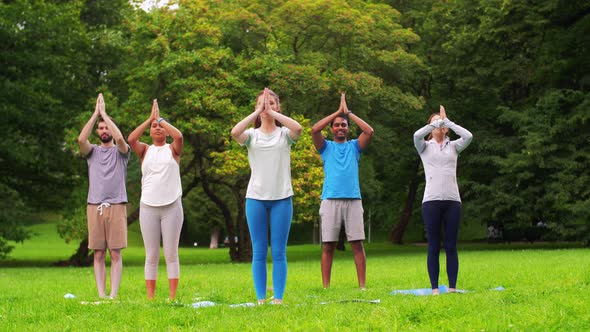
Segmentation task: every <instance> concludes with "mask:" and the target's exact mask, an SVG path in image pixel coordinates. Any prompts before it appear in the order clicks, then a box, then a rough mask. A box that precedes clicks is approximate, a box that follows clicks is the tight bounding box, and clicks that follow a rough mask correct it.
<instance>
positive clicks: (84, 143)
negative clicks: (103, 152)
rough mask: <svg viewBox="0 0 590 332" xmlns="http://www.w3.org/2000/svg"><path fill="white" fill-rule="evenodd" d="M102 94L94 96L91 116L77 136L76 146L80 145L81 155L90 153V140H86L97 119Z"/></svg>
mask: <svg viewBox="0 0 590 332" xmlns="http://www.w3.org/2000/svg"><path fill="white" fill-rule="evenodd" d="M101 97H102V94H99V95H98V98H96V106H95V108H94V113H92V116H90V119H89V120H88V122H86V124H85V125H84V127H82V131H81V132H80V135H79V136H78V146H80V152H81V153H82V154H83V155H87V154H89V153H90V151H91V150H92V144H90V142H89V141H88V137H90V134H91V133H92V129H93V128H94V125H95V124H96V120H97V119H98V115H99V114H100V110H99V105H98V104H99V100H100V99H101Z"/></svg>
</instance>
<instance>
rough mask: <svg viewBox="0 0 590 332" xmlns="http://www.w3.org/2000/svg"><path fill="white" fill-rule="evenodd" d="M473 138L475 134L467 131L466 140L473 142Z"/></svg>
mask: <svg viewBox="0 0 590 332" xmlns="http://www.w3.org/2000/svg"><path fill="white" fill-rule="evenodd" d="M472 139H473V134H472V133H471V132H470V131H467V133H465V140H466V141H468V142H471V140H472Z"/></svg>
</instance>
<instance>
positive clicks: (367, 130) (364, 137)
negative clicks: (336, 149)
mask: <svg viewBox="0 0 590 332" xmlns="http://www.w3.org/2000/svg"><path fill="white" fill-rule="evenodd" d="M341 107H342V109H343V112H344V114H348V118H349V119H350V120H352V122H354V123H356V125H357V126H359V128H361V130H362V131H363V132H362V133H361V134H360V136H359V138H358V144H359V147H360V148H361V151H362V150H365V149H366V148H367V147H368V146H369V143H370V142H371V137H373V133H374V132H375V131H374V130H373V128H372V127H371V126H369V124H368V123H366V122H365V121H364V120H363V119H361V118H360V117H358V116H357V115H356V114H353V113H352V112H351V111H350V110H349V109H348V106H347V105H346V99H345V96H344V93H343V94H342V97H341Z"/></svg>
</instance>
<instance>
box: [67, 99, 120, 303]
mask: <svg viewBox="0 0 590 332" xmlns="http://www.w3.org/2000/svg"><path fill="white" fill-rule="evenodd" d="M97 120H98V121H97ZM94 123H97V128H96V132H97V134H98V136H99V138H100V145H94V144H90V142H89V141H88V137H89V136H90V134H91V132H92V127H93V126H94ZM113 141H114V142H113ZM115 142H116V144H115ZM78 145H79V146H80V152H81V153H82V154H83V155H84V156H85V157H86V160H87V162H88V178H89V188H88V200H87V203H88V204H87V208H86V215H87V217H88V248H89V249H92V250H94V277H95V279H96V288H97V289H98V296H99V297H101V298H109V299H112V298H115V297H116V296H117V292H118V290H119V284H120V283H121V274H122V272H123V260H122V258H121V250H122V249H123V248H126V247H127V208H126V204H127V190H126V187H125V181H126V178H127V163H128V161H129V152H130V149H129V145H127V143H126V142H125V139H124V137H123V134H121V131H120V130H119V128H117V126H116V125H115V123H114V122H113V120H112V119H111V118H110V117H109V116H108V115H107V113H106V110H105V103H104V98H103V96H102V94H99V95H98V98H97V100H96V108H95V110H94V113H93V114H92V116H91V117H90V119H89V120H88V122H87V123H86V125H84V128H82V131H81V132H80V136H79V137H78ZM107 249H109V253H110V255H111V292H110V293H109V295H106V291H105V289H106V266H105V258H106V250H107Z"/></svg>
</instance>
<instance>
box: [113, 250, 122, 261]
mask: <svg viewBox="0 0 590 332" xmlns="http://www.w3.org/2000/svg"><path fill="white" fill-rule="evenodd" d="M120 261H121V250H111V263H118V262H120Z"/></svg>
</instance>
